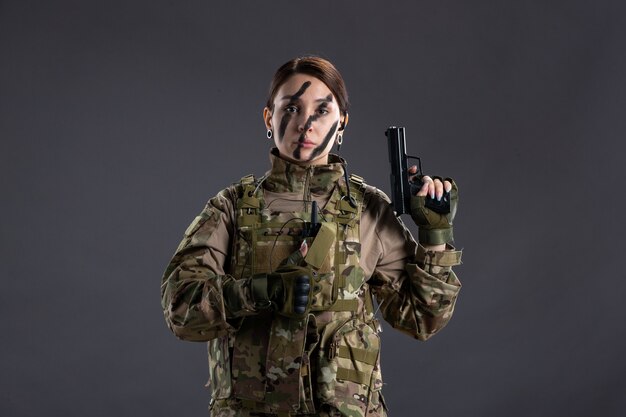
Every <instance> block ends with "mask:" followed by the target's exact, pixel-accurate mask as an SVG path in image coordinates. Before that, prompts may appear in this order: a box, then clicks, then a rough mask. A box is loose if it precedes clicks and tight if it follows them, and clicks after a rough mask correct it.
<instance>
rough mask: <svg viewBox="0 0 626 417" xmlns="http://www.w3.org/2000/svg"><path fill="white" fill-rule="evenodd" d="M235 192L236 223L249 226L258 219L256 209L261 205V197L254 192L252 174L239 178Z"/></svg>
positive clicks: (254, 186) (254, 185) (254, 184)
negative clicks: (237, 213) (236, 192)
mask: <svg viewBox="0 0 626 417" xmlns="http://www.w3.org/2000/svg"><path fill="white" fill-rule="evenodd" d="M237 185H239V187H237V188H238V194H237V211H238V212H239V215H238V219H237V220H238V224H239V225H240V226H251V225H253V224H254V223H255V222H256V221H257V219H258V210H259V208H260V207H261V199H260V198H259V197H258V196H257V193H256V181H255V179H254V175H246V176H245V177H242V178H241V180H239V184H237Z"/></svg>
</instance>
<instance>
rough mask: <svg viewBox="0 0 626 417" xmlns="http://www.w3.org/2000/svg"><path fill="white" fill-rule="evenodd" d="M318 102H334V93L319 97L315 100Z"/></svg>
mask: <svg viewBox="0 0 626 417" xmlns="http://www.w3.org/2000/svg"><path fill="white" fill-rule="evenodd" d="M315 101H316V102H319V101H321V102H324V103H332V102H333V95H332V94H329V95H327V96H326V97H324V98H318V99H317V100H315Z"/></svg>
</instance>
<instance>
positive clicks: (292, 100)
mask: <svg viewBox="0 0 626 417" xmlns="http://www.w3.org/2000/svg"><path fill="white" fill-rule="evenodd" d="M310 86H311V81H306V82H305V83H303V84H302V85H301V86H300V88H299V89H298V91H296V93H295V94H294V95H293V96H291V97H290V98H289V103H287V105H288V106H291V105H292V104H294V103H295V102H296V100H298V99H299V98H300V97H301V96H302V94H304V92H305V91H306V89H307V88H309V87H310ZM291 116H292V114H291V113H285V114H284V115H283V117H282V118H281V119H280V125H279V126H278V140H280V141H282V140H283V138H284V137H285V131H286V130H287V125H288V124H289V121H290V120H291Z"/></svg>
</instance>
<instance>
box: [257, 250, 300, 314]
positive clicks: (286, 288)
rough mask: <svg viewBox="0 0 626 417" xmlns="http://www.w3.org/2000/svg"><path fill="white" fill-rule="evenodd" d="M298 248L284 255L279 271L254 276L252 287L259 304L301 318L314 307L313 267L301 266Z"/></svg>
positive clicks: (259, 306) (261, 306)
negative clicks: (312, 302) (312, 300)
mask: <svg viewBox="0 0 626 417" xmlns="http://www.w3.org/2000/svg"><path fill="white" fill-rule="evenodd" d="M302 264H303V257H302V253H301V252H300V250H297V251H296V252H294V253H293V254H291V255H290V256H289V257H288V258H287V259H285V260H284V261H283V262H282V263H281V264H280V266H279V267H278V268H277V269H276V271H274V272H272V273H269V274H259V275H255V276H254V277H252V280H251V289H252V297H253V299H254V303H255V305H256V306H257V307H258V308H269V307H271V308H273V309H274V310H275V311H276V312H278V313H279V314H281V315H283V316H287V317H292V318H302V317H304V316H305V315H306V314H307V313H308V312H309V311H310V309H311V299H312V285H311V276H312V271H311V269H310V267H305V266H302Z"/></svg>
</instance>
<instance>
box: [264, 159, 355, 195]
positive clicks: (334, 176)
mask: <svg viewBox="0 0 626 417" xmlns="http://www.w3.org/2000/svg"><path fill="white" fill-rule="evenodd" d="M270 162H271V163H272V168H271V169H270V170H269V171H268V172H267V173H266V174H265V176H266V177H265V181H264V183H263V186H264V188H265V189H267V190H268V191H273V192H302V191H304V190H305V189H306V188H307V187H308V188H309V190H310V192H311V193H313V194H325V193H328V192H330V191H331V190H332V189H333V187H334V186H335V182H337V180H339V179H340V178H341V177H342V176H343V170H344V168H343V166H344V164H345V163H346V161H345V160H344V159H343V158H341V157H340V156H338V155H334V154H329V155H328V162H329V163H328V164H326V165H298V164H295V163H293V162H289V161H287V160H285V159H283V158H281V157H280V156H279V155H278V149H276V148H273V149H272V150H271V152H270Z"/></svg>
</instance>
